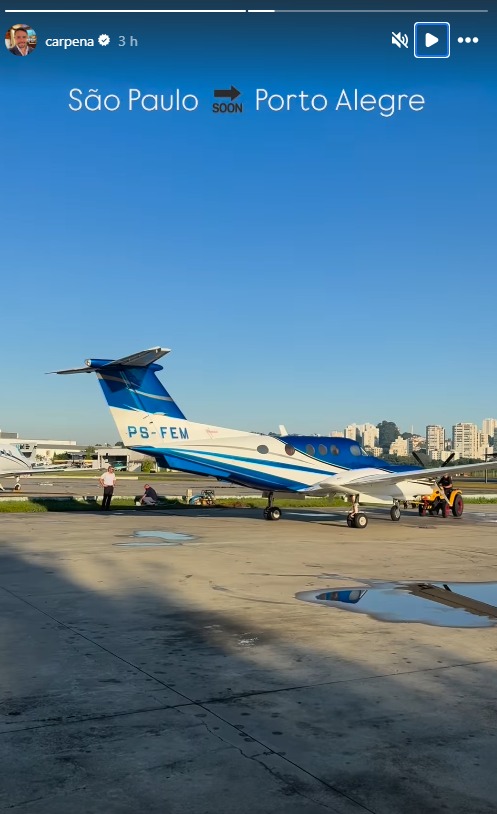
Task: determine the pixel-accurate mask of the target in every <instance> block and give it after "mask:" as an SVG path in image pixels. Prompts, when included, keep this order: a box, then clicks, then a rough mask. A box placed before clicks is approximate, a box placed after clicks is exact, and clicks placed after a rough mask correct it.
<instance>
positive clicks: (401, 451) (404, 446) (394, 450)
mask: <svg viewBox="0 0 497 814" xmlns="http://www.w3.org/2000/svg"><path fill="white" fill-rule="evenodd" d="M408 446H409V445H408V443H407V439H404V438H402V437H401V436H400V435H399V437H398V438H397V439H396V440H395V441H393V442H392V443H391V444H390V449H389V450H388V452H389V454H390V455H400V456H402V457H405V456H406V455H408V454H409V451H408Z"/></svg>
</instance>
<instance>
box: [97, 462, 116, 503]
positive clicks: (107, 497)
mask: <svg viewBox="0 0 497 814" xmlns="http://www.w3.org/2000/svg"><path fill="white" fill-rule="evenodd" d="M98 482H99V484H100V486H103V489H104V496H103V498H102V507H101V508H102V509H103V510H104V511H105V510H107V509H110V502H111V500H112V495H113V494H114V486H115V485H116V476H115V474H114V467H113V466H109V467H108V468H107V472H104V474H103V475H102V477H101V478H100V479H99V481H98Z"/></svg>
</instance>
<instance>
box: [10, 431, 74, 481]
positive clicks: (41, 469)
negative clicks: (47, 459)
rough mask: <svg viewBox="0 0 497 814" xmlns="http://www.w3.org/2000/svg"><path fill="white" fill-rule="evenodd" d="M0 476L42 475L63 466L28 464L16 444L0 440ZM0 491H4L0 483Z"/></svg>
mask: <svg viewBox="0 0 497 814" xmlns="http://www.w3.org/2000/svg"><path fill="white" fill-rule="evenodd" d="M0 444H1V446H0V476H3V477H19V476H20V475H38V474H40V475H42V474H43V473H45V472H60V471H62V470H64V469H65V466H64V465H62V466H35V465H33V464H30V463H29V461H28V460H27V459H26V458H25V456H24V455H23V454H22V452H20V451H19V449H18V447H17V445H16V444H6V443H5V442H2V441H0ZM0 491H1V492H4V491H5V489H4V488H3V486H2V484H1V483H0Z"/></svg>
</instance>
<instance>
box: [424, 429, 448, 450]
mask: <svg viewBox="0 0 497 814" xmlns="http://www.w3.org/2000/svg"><path fill="white" fill-rule="evenodd" d="M444 447H445V427H441V426H440V424H428V426H427V427H426V451H427V453H428V455H429V454H430V453H431V452H438V450H439V449H444Z"/></svg>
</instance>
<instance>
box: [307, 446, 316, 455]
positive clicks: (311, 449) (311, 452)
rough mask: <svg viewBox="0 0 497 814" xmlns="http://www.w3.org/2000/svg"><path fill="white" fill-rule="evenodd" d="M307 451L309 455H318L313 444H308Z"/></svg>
mask: <svg viewBox="0 0 497 814" xmlns="http://www.w3.org/2000/svg"><path fill="white" fill-rule="evenodd" d="M305 451H306V452H307V454H308V455H315V454H316V450H315V449H314V447H313V446H312V444H307V446H306V448H305Z"/></svg>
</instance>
